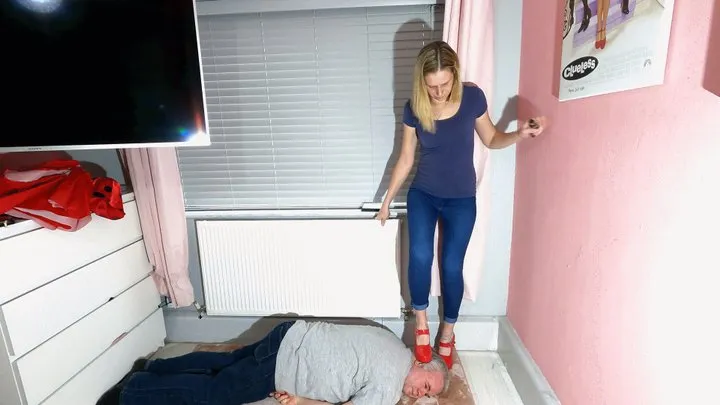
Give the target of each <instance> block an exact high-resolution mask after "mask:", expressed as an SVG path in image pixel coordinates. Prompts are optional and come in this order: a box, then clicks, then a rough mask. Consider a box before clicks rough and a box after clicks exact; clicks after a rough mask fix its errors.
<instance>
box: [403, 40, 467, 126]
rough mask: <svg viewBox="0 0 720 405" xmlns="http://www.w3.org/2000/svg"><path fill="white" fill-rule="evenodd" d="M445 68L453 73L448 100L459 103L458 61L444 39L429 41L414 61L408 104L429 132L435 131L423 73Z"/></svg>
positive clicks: (460, 87)
mask: <svg viewBox="0 0 720 405" xmlns="http://www.w3.org/2000/svg"><path fill="white" fill-rule="evenodd" d="M445 69H447V70H449V71H450V73H452V75H453V86H452V91H451V92H450V99H449V101H450V102H451V103H459V102H460V100H461V99H462V82H461V81H460V62H459V60H458V56H457V53H455V50H453V49H452V48H451V47H450V45H448V44H447V43H446V42H444V41H435V42H431V43H429V44H427V45H425V46H424V47H423V48H422V49H421V50H420V53H418V56H417V59H416V61H415V71H414V73H413V90H412V99H411V100H410V106H411V108H412V110H413V113H414V114H415V116H416V117H417V118H418V121H419V122H420V125H422V127H423V129H425V131H427V132H430V133H434V132H435V117H434V116H433V112H432V105H431V103H430V94H429V93H428V90H427V86H426V84H425V75H428V74H430V73H436V72H439V71H441V70H445Z"/></svg>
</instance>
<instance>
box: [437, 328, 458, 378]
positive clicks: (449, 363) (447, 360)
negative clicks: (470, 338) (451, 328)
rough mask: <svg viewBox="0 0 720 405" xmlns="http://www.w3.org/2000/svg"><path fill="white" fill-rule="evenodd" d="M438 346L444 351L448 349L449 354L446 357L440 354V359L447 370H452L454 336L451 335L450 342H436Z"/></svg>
mask: <svg viewBox="0 0 720 405" xmlns="http://www.w3.org/2000/svg"><path fill="white" fill-rule="evenodd" d="M438 346H440V347H441V348H444V349H450V354H449V355H447V356H443V355H442V354H440V353H439V350H438V354H440V357H442V359H443V361H445V365H446V366H447V368H448V370H449V369H451V368H452V366H453V350H455V334H454V333H453V337H452V340H451V341H450V342H438Z"/></svg>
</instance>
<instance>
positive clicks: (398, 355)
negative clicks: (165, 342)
mask: <svg viewBox="0 0 720 405" xmlns="http://www.w3.org/2000/svg"><path fill="white" fill-rule="evenodd" d="M449 384H450V378H449V374H448V369H447V366H446V365H445V362H444V361H443V360H442V358H441V357H439V356H437V355H435V356H434V357H433V360H432V361H431V362H429V363H425V364H420V363H418V362H416V361H415V359H414V358H413V355H412V352H411V350H410V349H408V348H407V347H406V346H405V345H404V344H403V342H402V341H401V340H400V339H399V338H398V337H397V336H395V335H394V334H392V333H391V332H389V331H387V330H385V329H382V328H380V327H376V326H359V325H335V324H331V323H325V322H305V321H292V322H285V323H282V324H280V325H279V326H277V327H275V328H274V329H273V330H272V331H270V333H268V334H267V335H266V336H265V337H264V338H263V339H262V340H260V341H259V342H256V343H254V344H252V345H249V346H245V347H243V348H241V349H238V350H236V351H234V352H229V353H213V352H195V353H189V354H186V355H184V356H180V357H175V358H169V359H158V360H144V359H140V360H138V361H136V362H135V364H134V365H133V368H132V370H131V371H130V373H128V374H127V375H126V376H125V378H123V379H122V381H120V382H119V383H118V384H117V385H115V386H114V387H113V388H111V389H110V390H108V391H107V392H106V393H105V394H104V395H103V396H102V398H100V400H99V401H98V403H97V405H200V404H203V405H239V404H248V403H252V402H256V401H260V400H262V399H266V398H268V396H274V397H275V398H276V399H277V400H278V402H280V403H281V404H287V405H313V404H324V403H331V404H351V405H395V404H396V403H397V402H398V401H399V400H400V398H401V396H402V394H403V393H404V394H405V395H407V396H410V397H413V398H419V397H422V396H435V395H439V394H441V393H444V392H445V391H447V388H448V385H449Z"/></svg>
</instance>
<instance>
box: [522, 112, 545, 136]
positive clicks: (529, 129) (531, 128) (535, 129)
mask: <svg viewBox="0 0 720 405" xmlns="http://www.w3.org/2000/svg"><path fill="white" fill-rule="evenodd" d="M546 125H547V119H546V118H545V117H535V118H531V119H529V120H527V121H525V122H523V124H522V126H521V127H520V129H518V135H520V138H522V139H527V138H535V137H536V136H538V135H540V134H542V133H543V131H544V130H545V126H546Z"/></svg>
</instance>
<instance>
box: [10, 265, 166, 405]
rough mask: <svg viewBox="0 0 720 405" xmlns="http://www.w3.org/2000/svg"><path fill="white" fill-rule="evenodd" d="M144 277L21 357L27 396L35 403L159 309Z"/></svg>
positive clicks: (18, 364) (19, 364) (152, 286)
mask: <svg viewBox="0 0 720 405" xmlns="http://www.w3.org/2000/svg"><path fill="white" fill-rule="evenodd" d="M159 302H160V298H159V295H158V293H157V290H156V288H155V284H154V283H153V281H152V278H150V277H147V278H145V279H144V280H143V281H141V282H140V283H138V284H136V285H135V286H133V287H132V288H130V289H129V290H127V291H126V292H124V293H123V294H121V295H120V296H118V297H117V298H115V299H114V300H112V301H110V302H108V303H107V304H105V305H103V306H102V307H100V308H98V309H97V310H96V311H95V312H93V313H91V314H90V315H88V316H87V317H85V318H83V319H81V320H80V321H79V322H77V323H76V324H74V325H72V326H71V327H69V328H67V329H65V330H64V331H62V332H60V333H59V334H58V335H56V336H55V337H53V338H52V339H50V340H48V341H47V342H45V343H43V344H42V345H40V346H38V347H37V348H35V349H34V350H33V351H31V352H30V353H28V354H26V355H25V356H23V357H21V358H20V359H18V360H17V362H16V367H17V370H18V374H19V376H20V379H21V380H22V386H23V389H24V391H25V396H26V398H27V405H37V404H39V403H40V402H41V401H42V400H44V399H45V398H47V397H48V396H49V395H50V394H52V393H53V392H54V391H55V390H57V389H58V388H60V387H61V386H62V385H63V384H65V383H66V382H67V381H68V380H70V379H71V378H72V377H73V376H74V375H75V374H76V373H77V372H78V371H80V370H82V369H83V368H84V367H85V366H87V365H88V364H90V362H92V361H93V359H95V358H96V357H98V356H99V355H100V354H102V353H103V352H104V351H105V350H106V349H107V348H108V347H110V346H111V345H112V344H113V342H114V341H115V340H116V339H117V338H119V337H121V336H122V335H123V334H125V333H128V332H130V330H132V329H133V328H134V327H135V326H137V325H138V324H140V323H141V322H142V321H143V320H144V319H145V318H146V317H148V316H149V315H150V314H151V313H153V312H154V311H155V310H157V309H158V303H159Z"/></svg>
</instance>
